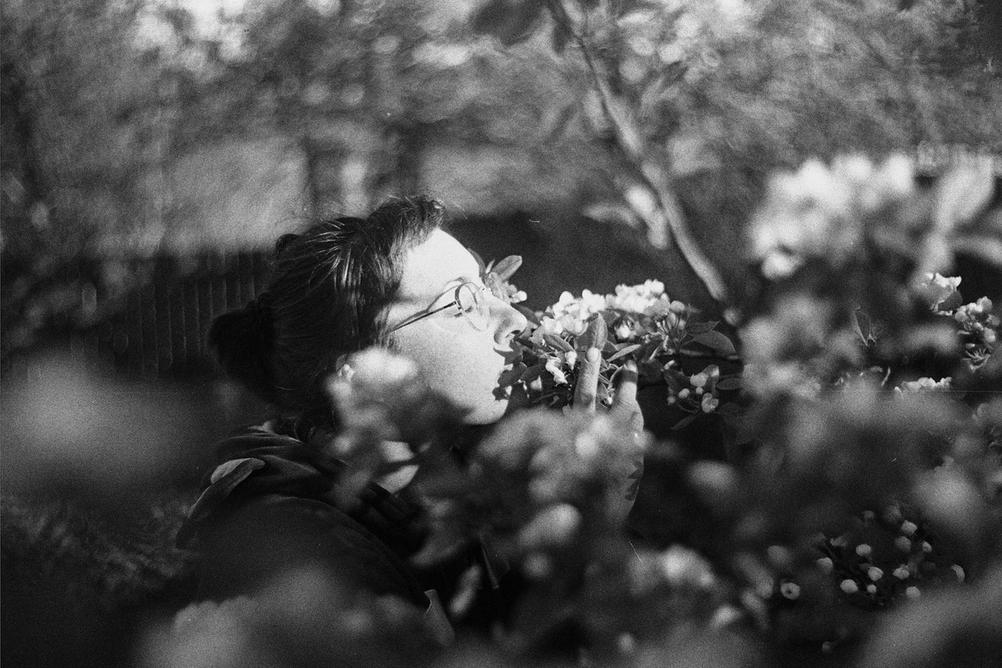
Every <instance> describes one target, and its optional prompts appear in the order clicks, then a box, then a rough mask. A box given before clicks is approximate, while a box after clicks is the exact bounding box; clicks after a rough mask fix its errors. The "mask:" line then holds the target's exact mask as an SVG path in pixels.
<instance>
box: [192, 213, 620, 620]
mask: <svg viewBox="0 0 1002 668" xmlns="http://www.w3.org/2000/svg"><path fill="white" fill-rule="evenodd" d="M444 214H445V212H444V208H443V207H442V205H441V204H439V203H438V202H437V201H435V200H432V199H427V198H409V199H397V200H391V201H389V202H387V203H385V204H383V205H382V206H380V207H379V208H377V209H376V210H375V211H373V212H372V213H371V214H370V215H369V216H367V217H366V218H354V217H342V218H336V219H333V220H328V221H324V222H321V223H319V224H316V225H314V226H313V227H311V228H309V229H308V230H306V231H304V232H303V233H301V234H297V235H286V236H284V237H282V238H281V239H280V240H279V241H278V243H277V245H276V251H275V259H274V266H273V275H272V278H271V281H270V283H269V285H268V287H267V289H266V290H265V291H264V292H263V293H261V294H260V295H259V296H258V297H257V298H256V299H255V300H253V301H252V302H251V303H249V304H248V305H247V306H246V307H245V308H243V309H240V310H237V311H233V312H230V313H227V314H224V315H222V316H220V317H219V318H217V320H216V321H215V323H214V324H213V327H212V329H211V332H210V344H211V346H212V347H213V348H214V350H215V351H216V354H217V356H218V359H219V361H220V362H221V365H222V366H223V368H224V369H225V370H226V372H227V373H228V374H229V375H231V376H232V377H234V378H235V379H237V380H238V381H240V382H241V383H243V384H244V385H246V386H247V387H248V388H249V389H251V390H252V391H254V392H255V393H257V394H258V395H260V396H261V397H263V398H264V399H266V400H267V401H268V402H269V403H270V404H271V405H273V406H274V408H275V416H274V417H273V419H270V420H269V421H267V422H266V423H264V424H262V425H259V426H256V427H253V428H250V429H247V430H245V431H243V432H242V433H239V434H237V435H235V436H233V437H231V438H229V439H227V440H226V441H224V442H223V443H222V444H221V445H220V448H219V457H220V463H219V465H218V467H217V468H216V469H215V470H214V471H213V473H212V475H211V480H210V481H209V484H208V486H207V488H206V490H205V491H204V492H203V494H202V495H201V497H200V498H199V499H198V501H197V503H196V504H195V506H194V507H193V508H192V511H191V513H190V516H189V520H188V522H187V524H186V525H185V527H184V528H183V530H182V535H181V537H180V540H181V541H182V542H183V543H185V544H186V545H188V546H190V547H192V548H193V549H195V550H196V551H197V552H198V553H199V555H200V562H199V563H200V565H199V569H200V572H199V577H200V586H199V598H201V599H205V600H225V599H228V598H232V597H235V596H253V595H254V593H255V592H256V591H258V590H259V589H260V588H261V587H263V586H265V585H267V584H268V583H269V581H270V580H271V579H272V578H273V577H274V576H275V575H276V574H279V573H282V572H284V571H288V570H290V569H296V568H309V569H312V570H314V571H319V572H323V573H327V574H329V576H330V577H331V578H332V579H334V580H336V581H337V583H338V586H339V587H342V588H347V589H350V590H358V591H362V592H365V593H367V594H373V595H376V596H384V595H389V596H394V597H397V598H399V599H402V600H404V601H407V602H409V603H411V604H413V605H415V606H418V607H419V608H421V609H427V608H428V607H429V605H430V604H432V603H433V600H432V599H434V598H435V595H434V594H431V595H430V596H429V592H433V591H434V590H436V589H438V588H441V587H442V586H448V585H447V584H445V583H446V582H447V580H448V579H449V577H451V574H449V575H448V576H447V575H444V574H443V573H441V572H420V571H419V570H417V569H415V568H414V567H413V566H412V564H411V563H410V562H409V557H410V556H412V555H413V554H414V553H415V552H417V551H418V550H419V549H420V547H421V545H422V542H423V540H424V537H425V536H424V533H425V528H424V523H423V517H422V508H421V506H420V503H419V502H418V501H417V500H416V498H415V497H414V496H413V495H412V494H411V493H410V490H409V487H408V485H409V483H410V481H411V479H412V477H413V476H414V473H415V471H414V467H408V466H402V467H397V468H395V469H394V470H393V471H388V472H386V475H383V476H377V477H376V478H375V479H374V480H372V481H371V482H370V483H369V484H368V485H367V486H365V488H364V489H363V490H362V492H361V493H360V494H358V495H357V496H358V498H357V499H355V500H354V502H353V503H351V504H350V505H349V506H346V505H345V504H344V503H343V495H340V494H339V493H338V492H339V490H338V485H339V480H340V478H341V476H342V474H343V473H344V469H345V463H344V462H342V461H339V460H338V459H336V458H334V457H332V456H331V455H330V454H328V453H329V450H325V448H324V447H323V443H324V439H329V438H331V436H332V434H334V433H336V431H337V424H335V421H336V418H335V417H334V413H333V411H332V410H331V406H330V398H329V396H328V394H327V392H326V390H325V387H326V383H327V381H328V379H329V378H330V377H331V376H332V375H333V374H336V373H337V372H338V371H339V369H340V368H341V367H342V366H343V364H344V361H345V359H346V357H347V356H348V355H350V354H352V353H355V352H357V351H360V350H363V349H366V348H369V347H372V346H377V347H384V348H387V349H390V350H392V351H394V352H395V353H397V354H399V355H401V356H404V357H406V358H409V359H410V360H412V361H413V363H414V364H415V366H416V368H417V370H418V373H419V374H420V376H421V379H422V380H423V381H424V382H425V383H426V384H427V386H428V387H429V388H431V389H432V390H434V391H435V392H436V393H438V394H439V395H441V396H442V397H444V398H445V399H447V400H448V401H449V402H450V403H451V404H452V405H454V406H455V408H456V409H457V410H458V411H459V414H460V415H461V416H462V422H463V423H464V424H466V425H469V426H470V428H471V429H474V430H475V429H489V428H490V425H493V424H494V423H496V422H497V421H498V420H500V419H501V418H502V416H503V415H504V414H505V412H506V410H508V408H509V406H508V403H509V400H508V398H507V396H506V395H505V393H503V392H498V386H499V377H500V376H501V374H502V373H503V372H504V371H505V370H507V369H510V368H511V364H512V352H513V348H512V341H513V339H514V337H515V336H516V335H517V334H519V333H520V332H521V331H522V330H523V329H524V328H525V327H526V325H527V322H526V319H525V317H524V316H523V315H522V313H520V312H519V311H518V310H517V309H515V308H514V307H513V306H512V305H511V304H509V303H508V300H507V299H506V298H505V297H504V296H503V295H495V294H493V293H492V292H491V291H490V289H489V288H488V287H486V286H485V284H484V282H483V280H482V277H481V276H480V266H479V264H478V262H477V260H476V258H474V256H473V255H472V254H471V253H470V252H469V251H468V250H467V249H466V248H465V247H464V246H463V245H462V244H460V243H459V242H458V241H457V240H456V239H455V238H454V237H453V236H451V235H450V234H448V233H447V232H445V231H444V230H443V229H442V224H443V219H444ZM593 352H594V353H597V351H593ZM583 357H587V358H588V359H584V360H582V365H583V366H582V372H581V377H582V380H581V381H580V383H579V387H578V393H579V394H578V397H579V399H580V402H579V404H581V405H584V407H585V408H586V409H587V408H589V407H591V408H594V388H595V384H596V382H597V365H594V369H592V368H591V367H590V366H589V364H590V362H594V361H595V359H597V356H596V355H592V356H583ZM616 401H617V403H618V404H619V406H620V407H621V408H624V407H625V408H626V409H627V410H631V411H633V412H634V413H635V414H637V415H639V411H638V410H636V409H635V383H634V381H632V380H628V381H626V382H624V383H623V384H622V386H621V391H620V392H619V393H618V394H617V399H616ZM634 424H636V422H634ZM394 445H398V446H403V450H402V453H403V454H401V456H405V455H406V453H407V449H406V445H404V444H393V443H388V444H387V447H388V448H390V449H392V448H393V447H394ZM391 458H392V453H391ZM482 556H483V555H482V553H473V554H469V555H461V557H460V558H459V563H457V564H455V565H454V567H455V569H458V570H462V569H463V568H465V567H466V566H467V565H468V563H469V562H470V561H471V560H473V561H475V560H476V559H478V558H481V557H482Z"/></svg>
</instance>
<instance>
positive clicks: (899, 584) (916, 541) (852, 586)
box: [817, 503, 966, 608]
mask: <svg viewBox="0 0 1002 668" xmlns="http://www.w3.org/2000/svg"><path fill="white" fill-rule="evenodd" d="M820 549H821V551H822V553H823V554H824V556H822V557H821V558H819V559H818V560H817V565H818V566H819V567H820V568H821V569H822V571H823V572H824V573H826V574H828V575H830V576H831V577H832V578H833V580H834V581H835V582H836V583H837V584H838V588H839V590H840V591H841V592H842V593H843V595H845V596H846V597H847V598H849V600H850V601H852V602H853V603H855V604H856V605H859V606H861V607H864V608H877V607H885V606H887V605H890V604H891V603H892V602H894V601H895V600H896V599H898V598H901V597H904V598H906V599H916V598H918V597H919V596H921V595H922V590H923V589H924V588H925V587H927V586H937V585H940V584H943V583H944V582H945V583H951V582H964V580H965V578H966V572H965V570H964V568H963V567H962V566H960V565H959V564H957V563H955V562H954V561H953V560H952V559H950V558H949V556H948V555H946V554H944V553H943V552H942V550H940V549H939V548H938V547H936V541H935V540H934V538H933V535H932V533H931V532H930V530H929V528H928V526H926V525H925V523H923V522H921V521H914V518H913V519H909V518H908V517H907V516H906V514H905V512H904V511H903V509H902V507H901V506H900V505H899V504H896V503H891V504H888V505H887V506H886V507H885V508H884V509H883V510H882V511H881V512H880V513H877V512H874V511H872V510H866V511H863V513H862V514H861V515H860V516H859V517H858V518H857V520H856V522H855V523H854V527H853V528H852V529H850V530H849V531H847V532H845V533H843V534H840V535H838V536H836V537H834V538H825V539H824V540H823V541H822V542H821V545H820Z"/></svg>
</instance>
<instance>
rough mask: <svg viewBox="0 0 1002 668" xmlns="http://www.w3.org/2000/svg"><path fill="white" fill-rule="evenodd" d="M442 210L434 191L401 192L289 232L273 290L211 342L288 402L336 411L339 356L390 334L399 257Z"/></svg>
mask: <svg viewBox="0 0 1002 668" xmlns="http://www.w3.org/2000/svg"><path fill="white" fill-rule="evenodd" d="M444 215H445V209H444V207H443V206H442V205H441V204H440V203H439V202H438V201H436V200H433V199H428V198H425V197H416V198H406V199H394V200H391V201H388V202H386V203H384V204H383V205H381V206H380V207H379V208H377V209H376V210H375V211H373V212H372V213H371V214H369V216H368V217H367V218H364V219H362V218H352V217H343V218H335V219H333V220H327V221H324V222H321V223H319V224H316V225H313V226H312V227H310V228H309V229H307V230H306V231H305V232H303V233H301V234H287V235H285V236H283V237H281V238H280V239H279V240H278V242H277V243H276V245H275V259H274V265H273V271H272V277H271V281H270V283H269V284H268V288H267V289H266V290H265V292H263V293H261V294H260V295H259V296H258V297H257V299H254V300H252V301H251V302H250V303H248V304H247V306H246V307H244V308H243V309H239V310H236V311H230V312H229V313H226V314H224V315H221V316H219V317H218V318H216V320H215V321H214V322H213V323H212V328H211V329H210V330H209V345H210V347H212V348H213V349H214V350H215V352H216V356H217V358H218V359H219V362H220V363H221V364H222V366H223V368H224V369H225V370H226V372H227V373H228V374H229V375H231V376H232V377H234V378H236V379H237V380H239V381H240V382H242V383H243V384H244V385H246V386H247V387H248V388H249V389H251V390H253V391H254V392H255V393H256V394H258V395H259V396H261V397H262V398H264V399H266V400H267V401H269V402H272V403H274V404H276V405H278V406H279V407H280V408H282V409H284V410H285V411H291V412H294V413H298V414H304V415H306V414H309V415H311V416H313V417H324V416H327V415H329V410H328V409H327V402H326V397H325V395H324V390H323V384H324V381H325V380H326V378H327V377H328V376H329V375H330V374H331V373H332V372H333V371H334V370H335V368H336V364H337V360H338V358H339V357H340V356H342V355H344V354H346V353H350V352H354V351H356V350H361V349H363V348H365V347H368V346H370V345H373V344H377V343H384V342H385V341H386V337H387V329H386V322H385V318H384V317H383V314H384V311H385V309H386V307H387V306H388V305H389V304H390V302H391V301H392V300H393V297H394V295H395V294H396V292H397V289H398V288H399V286H400V280H401V271H402V267H401V266H400V262H399V260H400V257H401V255H402V254H403V253H404V252H405V251H406V250H408V249H409V248H411V247H413V246H415V245H417V244H419V243H421V242H422V241H424V240H425V239H427V238H428V236H429V235H430V234H431V233H432V231H433V230H435V229H436V228H438V227H439V226H440V225H441V224H442V220H443V218H444Z"/></svg>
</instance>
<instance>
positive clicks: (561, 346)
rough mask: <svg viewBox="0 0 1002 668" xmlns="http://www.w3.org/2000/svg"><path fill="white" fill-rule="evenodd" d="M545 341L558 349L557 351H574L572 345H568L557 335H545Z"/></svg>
mask: <svg viewBox="0 0 1002 668" xmlns="http://www.w3.org/2000/svg"><path fill="white" fill-rule="evenodd" d="M543 340H544V341H546V342H547V343H548V344H550V346H551V347H552V348H556V349H557V350H563V351H564V352H570V351H572V350H574V348H573V347H572V346H571V344H569V343H567V342H566V341H564V340H563V339H562V338H561V337H559V336H557V335H556V334H543Z"/></svg>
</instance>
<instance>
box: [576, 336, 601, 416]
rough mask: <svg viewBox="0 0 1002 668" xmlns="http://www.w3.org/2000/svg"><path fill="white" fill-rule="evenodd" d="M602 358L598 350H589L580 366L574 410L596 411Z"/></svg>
mask: <svg viewBox="0 0 1002 668" xmlns="http://www.w3.org/2000/svg"><path fill="white" fill-rule="evenodd" d="M601 361H602V356H601V354H600V353H599V351H598V348H589V349H588V352H587V353H585V356H584V358H583V359H582V360H581V362H580V364H579V365H578V384H577V388H576V389H575V390H574V408H575V409H576V410H581V411H585V412H593V411H594V410H595V397H596V396H597V395H598V376H599V371H600V368H601Z"/></svg>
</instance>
